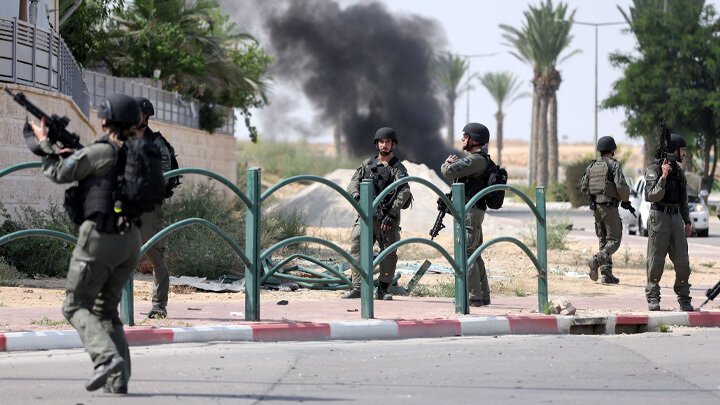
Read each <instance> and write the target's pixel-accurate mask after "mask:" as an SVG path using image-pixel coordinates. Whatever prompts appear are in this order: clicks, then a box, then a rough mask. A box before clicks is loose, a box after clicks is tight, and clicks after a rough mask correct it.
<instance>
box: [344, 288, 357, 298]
mask: <svg viewBox="0 0 720 405" xmlns="http://www.w3.org/2000/svg"><path fill="white" fill-rule="evenodd" d="M340 298H342V299H344V300H350V299H355V298H360V290H355V289H353V290H350V291H348V292H347V293H346V294H343V295H341V296H340Z"/></svg>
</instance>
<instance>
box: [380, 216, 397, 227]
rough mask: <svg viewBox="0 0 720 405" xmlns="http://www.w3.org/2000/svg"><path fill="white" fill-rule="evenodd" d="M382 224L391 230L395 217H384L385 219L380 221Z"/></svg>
mask: <svg viewBox="0 0 720 405" xmlns="http://www.w3.org/2000/svg"><path fill="white" fill-rule="evenodd" d="M382 224H383V225H384V226H386V227H388V228H392V226H393V225H394V224H395V215H393V214H387V215H385V218H383V220H382Z"/></svg>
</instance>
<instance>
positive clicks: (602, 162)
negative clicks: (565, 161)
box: [580, 136, 630, 284]
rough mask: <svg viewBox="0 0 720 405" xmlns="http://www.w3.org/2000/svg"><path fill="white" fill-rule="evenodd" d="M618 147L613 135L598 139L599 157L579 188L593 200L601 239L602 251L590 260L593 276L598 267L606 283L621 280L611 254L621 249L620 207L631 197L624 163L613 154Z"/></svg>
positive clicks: (591, 274) (592, 206) (596, 228)
mask: <svg viewBox="0 0 720 405" xmlns="http://www.w3.org/2000/svg"><path fill="white" fill-rule="evenodd" d="M616 149H617V145H615V139H613V137H611V136H603V137H602V138H600V139H598V143H597V150H598V152H600V159H594V160H593V161H592V162H590V165H589V166H588V167H587V169H585V175H584V176H583V178H582V183H581V185H580V190H581V191H582V192H583V193H587V195H588V198H589V200H590V209H591V210H593V214H594V216H595V234H596V235H597V237H598V238H599V239H600V251H599V252H597V253H595V254H594V255H593V256H592V257H591V258H590V259H588V267H590V279H591V280H593V281H597V279H598V269H599V270H600V273H601V274H602V283H603V284H617V283H619V282H620V280H619V279H618V278H617V277H615V276H614V275H613V274H612V265H613V262H612V254H613V253H615V252H616V251H617V250H618V248H620V242H621V240H622V220H621V219H620V213H619V212H618V206H620V204H623V205H626V204H629V203H628V199H629V198H630V187H629V186H628V184H627V181H626V180H625V176H624V175H623V171H622V165H621V164H620V162H618V161H617V160H615V159H614V157H613V156H615V150H616ZM627 206H628V207H629V205H627Z"/></svg>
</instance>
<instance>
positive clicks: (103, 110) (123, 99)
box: [98, 93, 140, 127]
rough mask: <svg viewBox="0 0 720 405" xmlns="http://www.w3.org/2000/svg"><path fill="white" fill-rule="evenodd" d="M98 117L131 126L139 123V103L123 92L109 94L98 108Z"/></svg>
mask: <svg viewBox="0 0 720 405" xmlns="http://www.w3.org/2000/svg"><path fill="white" fill-rule="evenodd" d="M98 118H100V119H105V120H108V121H109V122H110V123H113V124H117V125H120V126H126V127H132V126H135V125H138V124H139V123H140V105H138V102H137V101H135V99H134V98H132V97H130V96H128V95H125V94H119V93H118V94H111V95H109V96H108V97H107V98H106V99H105V101H104V102H103V103H102V104H101V105H100V107H99V108H98Z"/></svg>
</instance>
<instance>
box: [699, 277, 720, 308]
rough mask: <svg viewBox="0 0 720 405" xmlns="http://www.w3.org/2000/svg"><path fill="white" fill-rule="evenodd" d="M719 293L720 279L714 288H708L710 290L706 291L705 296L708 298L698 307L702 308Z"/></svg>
mask: <svg viewBox="0 0 720 405" xmlns="http://www.w3.org/2000/svg"><path fill="white" fill-rule="evenodd" d="M719 293H720V281H718V282H717V284H715V286H714V287H713V288H708V290H707V291H705V296H706V297H707V299H706V300H705V302H703V303H702V305H700V306H699V307H698V309H700V308H702V307H703V305H705V304H707V303H708V301H712V300H714V299H715V297H717V296H718V294H719Z"/></svg>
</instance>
